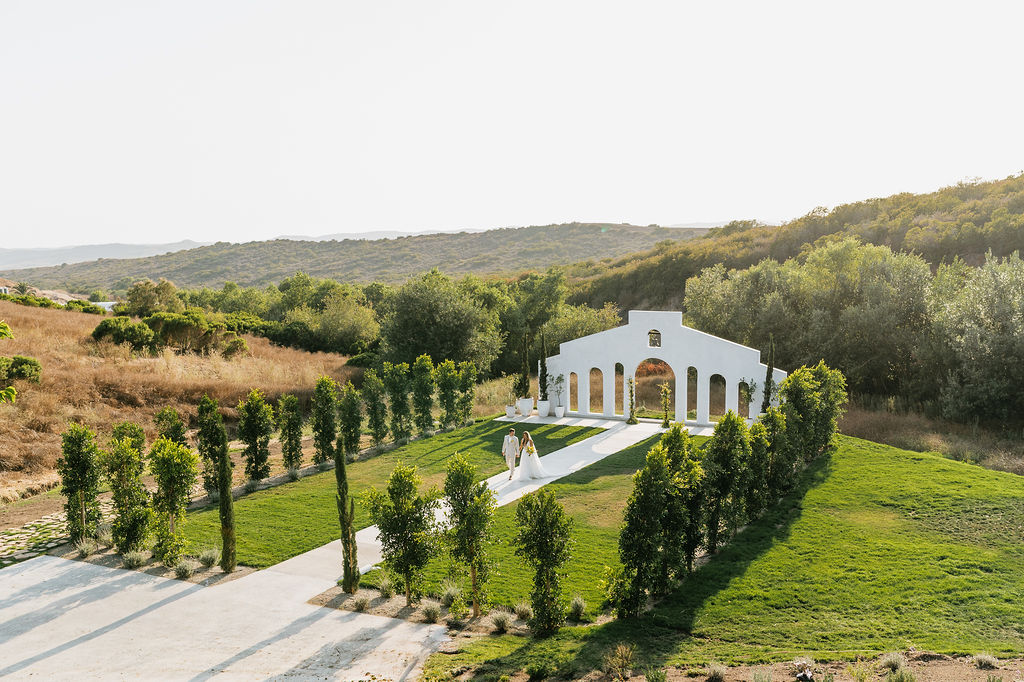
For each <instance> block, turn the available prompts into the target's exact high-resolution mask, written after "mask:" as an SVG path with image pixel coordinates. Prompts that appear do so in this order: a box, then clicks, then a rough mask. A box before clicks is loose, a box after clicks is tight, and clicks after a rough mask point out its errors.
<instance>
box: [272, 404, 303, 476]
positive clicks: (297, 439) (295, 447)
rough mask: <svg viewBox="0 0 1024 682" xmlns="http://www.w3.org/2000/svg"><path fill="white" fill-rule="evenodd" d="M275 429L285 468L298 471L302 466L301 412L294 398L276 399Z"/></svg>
mask: <svg viewBox="0 0 1024 682" xmlns="http://www.w3.org/2000/svg"><path fill="white" fill-rule="evenodd" d="M277 429H278V431H280V432H281V457H282V459H283V460H284V466H285V468H286V469H298V468H299V467H301V466H302V410H300V409H299V399H298V398H296V397H295V396H293V395H289V394H285V395H283V396H281V397H280V398H278V399H277Z"/></svg>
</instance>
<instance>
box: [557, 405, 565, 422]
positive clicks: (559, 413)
mask: <svg viewBox="0 0 1024 682" xmlns="http://www.w3.org/2000/svg"><path fill="white" fill-rule="evenodd" d="M555 416H556V417H557V418H559V419H561V418H562V417H564V416H565V405H555Z"/></svg>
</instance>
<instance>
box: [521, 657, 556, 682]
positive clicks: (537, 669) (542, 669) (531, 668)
mask: <svg viewBox="0 0 1024 682" xmlns="http://www.w3.org/2000/svg"><path fill="white" fill-rule="evenodd" d="M526 675H527V676H528V677H529V678H530V682H538V680H543V679H545V678H548V677H551V666H550V665H549V664H548V662H547V661H534V662H533V663H530V664H529V665H528V666H526Z"/></svg>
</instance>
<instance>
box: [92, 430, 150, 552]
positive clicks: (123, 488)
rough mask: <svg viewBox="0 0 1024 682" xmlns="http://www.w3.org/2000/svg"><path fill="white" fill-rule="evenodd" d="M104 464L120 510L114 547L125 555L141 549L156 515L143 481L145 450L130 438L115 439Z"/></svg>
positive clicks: (114, 525) (113, 524) (115, 521)
mask: <svg viewBox="0 0 1024 682" xmlns="http://www.w3.org/2000/svg"><path fill="white" fill-rule="evenodd" d="M119 426H120V425H119ZM122 431H123V429H122ZM103 464H104V468H105V469H106V474H107V481H108V482H109V483H110V492H111V496H112V497H113V501H114V510H115V511H116V512H117V516H116V517H115V518H114V521H113V523H112V524H111V529H110V530H111V534H112V535H113V537H114V546H115V547H117V551H118V552H120V553H121V554H124V553H126V552H132V551H135V550H138V549H141V548H142V546H143V544H144V543H145V541H146V537H147V536H148V535H149V525H150V523H151V521H152V518H153V511H152V510H151V509H150V508H149V492H148V491H147V490H146V486H145V485H144V484H143V482H142V474H143V473H144V472H145V468H146V466H145V463H144V462H143V460H142V452H141V451H140V450H139V449H138V448H137V447H136V442H133V441H132V440H130V439H129V438H114V439H112V440H111V442H110V450H109V451H108V452H107V453H106V455H105V456H104V457H103Z"/></svg>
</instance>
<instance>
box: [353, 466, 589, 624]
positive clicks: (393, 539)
mask: <svg viewBox="0 0 1024 682" xmlns="http://www.w3.org/2000/svg"><path fill="white" fill-rule="evenodd" d="M419 486H420V479H419V476H417V474H416V467H413V466H405V465H402V464H398V465H397V466H396V467H395V469H394V470H393V471H392V472H391V476H390V477H389V478H388V483H387V486H386V487H385V489H384V490H383V491H381V490H376V489H373V490H371V491H370V492H369V495H368V502H369V508H370V515H371V517H372V518H373V521H374V523H375V524H377V528H378V535H379V537H380V542H381V547H382V554H383V558H384V563H385V565H386V566H387V568H388V569H389V570H390V571H392V572H393V573H395V574H396V575H397V576H398V577H399V579H400V580H401V581H402V586H403V589H404V591H405V598H406V604H411V603H412V599H413V594H414V593H415V592H416V590H417V588H418V585H419V584H420V582H421V581H422V576H423V569H424V568H425V567H426V565H427V563H428V562H429V560H430V558H431V557H432V556H434V555H435V553H436V551H437V550H438V549H441V548H444V549H446V550H447V552H448V554H449V556H450V557H451V559H452V561H453V562H454V564H455V565H456V566H458V567H460V568H464V569H465V570H466V571H467V572H468V574H469V581H470V590H469V594H470V600H471V603H472V609H473V615H474V616H479V615H480V611H481V608H482V606H483V605H484V604H485V603H486V601H487V592H486V584H487V579H488V576H489V573H490V570H489V567H490V561H489V557H488V552H487V549H488V546H489V545H491V544H492V543H494V542H495V539H496V538H495V535H494V531H493V522H494V510H495V507H496V500H495V496H494V492H493V491H492V490H491V489H490V488H488V486H487V482H486V481H478V480H477V470H476V467H474V466H473V465H472V464H470V463H469V462H468V461H467V460H466V459H465V458H464V457H463V456H462V455H460V454H458V453H456V454H455V455H454V456H452V457H451V458H450V459H449V461H448V472H447V475H446V477H445V481H444V488H443V492H442V491H438V490H436V489H431V490H429V491H427V492H424V493H421V492H419ZM442 503H443V504H444V508H445V512H446V523H445V524H443V525H439V524H438V523H437V520H436V518H437V517H436V514H435V512H436V510H437V509H438V507H439V505H441V504H442ZM516 526H517V534H516V536H515V538H514V539H513V543H514V544H515V546H516V554H518V555H519V556H521V557H523V559H524V560H525V561H527V562H528V563H529V564H530V565H531V566H532V567H533V568H534V581H533V591H532V594H531V602H532V607H533V618H532V620H531V622H530V625H531V627H533V628H534V630H535V631H536V632H538V633H539V634H550V633H552V632H555V631H557V630H558V628H559V627H560V626H561V625H562V623H564V622H565V612H566V605H565V604H564V603H563V600H562V593H561V569H562V566H563V565H564V564H565V563H566V562H567V561H568V560H569V559H570V557H571V555H572V547H573V540H572V519H571V518H569V517H568V516H567V515H566V514H565V511H564V510H563V509H562V507H561V505H559V504H558V502H556V501H555V497H554V494H553V493H552V492H551V491H550V490H548V489H546V488H542V489H541V490H539V491H538V492H536V493H534V494H531V495H527V496H526V497H524V498H523V499H522V500H520V502H519V506H518V507H517V508H516Z"/></svg>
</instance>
